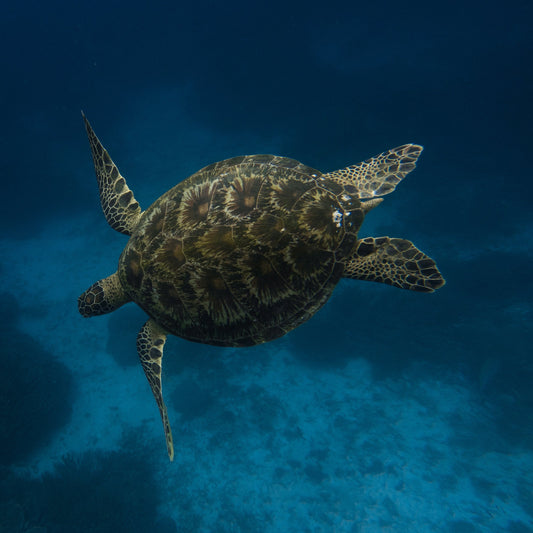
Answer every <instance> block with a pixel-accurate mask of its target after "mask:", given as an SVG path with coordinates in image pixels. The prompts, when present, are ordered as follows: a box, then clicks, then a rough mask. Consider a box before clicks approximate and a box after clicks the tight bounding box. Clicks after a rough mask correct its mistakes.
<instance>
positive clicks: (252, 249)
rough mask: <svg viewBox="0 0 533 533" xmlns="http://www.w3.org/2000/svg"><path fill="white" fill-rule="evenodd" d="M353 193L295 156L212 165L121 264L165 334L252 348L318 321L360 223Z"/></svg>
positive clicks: (142, 232) (170, 202)
mask: <svg viewBox="0 0 533 533" xmlns="http://www.w3.org/2000/svg"><path fill="white" fill-rule="evenodd" d="M363 216H364V215H363V210H362V209H361V202H360V201H359V199H358V197H357V195H356V194H354V193H353V191H352V192H351V193H350V192H348V191H347V190H346V189H345V188H344V187H343V186H342V185H340V184H338V183H335V182H334V181H332V180H329V179H326V178H324V177H323V175H322V174H321V173H320V172H318V171H316V170H313V169H312V168H309V167H307V166H305V165H302V164H301V163H298V162H297V161H294V160H292V159H287V158H282V157H275V156H270V155H256V156H245V157H244V156H243V157H236V158H233V159H228V160H226V161H221V162H219V163H215V164H213V165H210V166H208V167H206V168H204V169H202V170H200V171H199V172H197V173H196V174H194V175H193V176H191V177H190V178H188V179H187V180H185V181H183V182H182V183H179V184H178V185H176V186H175V187H173V188H172V189H170V190H169V191H168V192H167V193H165V194H164V195H163V196H161V197H160V198H159V199H158V200H157V201H156V202H154V204H152V206H150V207H149V208H148V209H147V210H146V211H145V212H144V213H143V215H142V218H141V220H140V222H139V225H138V227H137V228H136V230H135V231H134V232H133V234H132V236H131V238H130V240H129V242H128V244H127V246H126V248H125V249H124V252H123V253H122V255H121V258H120V262H119V276H120V280H121V282H122V284H123V286H124V287H125V288H126V291H127V293H128V295H129V296H130V297H131V298H132V299H133V300H134V301H135V302H136V303H137V304H138V305H140V306H141V307H142V308H143V309H144V310H145V311H146V312H147V313H148V314H149V315H151V316H152V317H153V318H154V319H155V320H156V321H157V322H158V323H159V324H161V326H163V327H164V328H165V329H166V330H167V331H168V332H170V333H173V334H175V335H178V336H180V337H184V338H186V339H190V340H192V341H199V342H204V343H208V344H216V345H222V346H246V345H253V344H258V343H261V342H265V341H268V340H271V339H274V338H276V337H279V336H281V335H284V334H285V333H287V332H288V331H290V330H291V329H293V328H295V327H296V326H298V325H299V324H301V323H302V322H304V321H305V320H307V319H308V318H310V317H311V316H312V315H313V314H314V313H315V312H316V311H317V310H318V309H319V308H320V307H321V306H322V305H323V304H324V303H325V302H326V300H327V299H328V298H329V296H330V294H331V292H332V290H333V288H334V287H335V285H336V284H337V282H338V281H339V279H340V278H341V276H342V273H343V269H344V262H343V261H344V259H345V258H346V257H347V256H349V255H350V253H351V252H352V250H353V248H354V245H355V242H356V236H357V231H358V229H359V227H360V225H361V223H362V220H363Z"/></svg>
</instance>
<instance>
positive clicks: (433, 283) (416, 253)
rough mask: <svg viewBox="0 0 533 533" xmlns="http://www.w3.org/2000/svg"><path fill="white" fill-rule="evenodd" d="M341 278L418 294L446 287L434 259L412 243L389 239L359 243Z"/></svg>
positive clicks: (363, 240)
mask: <svg viewBox="0 0 533 533" xmlns="http://www.w3.org/2000/svg"><path fill="white" fill-rule="evenodd" d="M343 276H344V277H345V278H352V279H361V280H367V281H379V282H380V283H387V284H388V285H393V286H394V287H399V288H400V289H410V290H413V291H419V292H433V291H434V290H435V289H438V288H440V287H442V286H443V285H444V283H445V281H444V279H443V277H442V276H441V273H440V272H439V269H438V268H437V265H436V264H435V261H433V259H431V258H430V257H428V256H427V255H426V254H424V253H423V252H421V251H420V250H419V249H418V248H417V247H416V246H415V245H414V244H413V243H412V242H411V241H406V240H405V239H391V238H390V237H377V238H372V237H367V238H366V239H361V240H360V241H359V242H358V243H357V247H356V249H355V251H354V252H353V254H352V256H351V257H350V258H349V259H348V261H347V262H346V266H345V269H344V274H343Z"/></svg>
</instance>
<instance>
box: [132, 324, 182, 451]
mask: <svg viewBox="0 0 533 533" xmlns="http://www.w3.org/2000/svg"><path fill="white" fill-rule="evenodd" d="M166 339H167V334H166V332H165V331H164V330H163V328H161V327H160V326H159V325H158V324H157V323H156V322H155V321H154V320H152V319H150V320H148V322H146V324H145V325H144V326H143V327H142V328H141V331H139V334H138V335H137V352H138V354H139V358H140V360H141V363H142V367H143V370H144V373H145V374H146V377H147V378H148V383H150V387H151V389H152V393H153V394H154V397H155V401H156V402H157V406H158V407H159V413H160V414H161V420H162V421H163V427H164V429H165V439H166V442H167V452H168V456H169V458H170V460H171V461H173V460H174V445H173V443H172V431H171V429H170V422H169V420H168V414H167V407H166V405H165V402H164V401H163V393H162V385H161V364H162V360H163V347H164V346H165V341H166Z"/></svg>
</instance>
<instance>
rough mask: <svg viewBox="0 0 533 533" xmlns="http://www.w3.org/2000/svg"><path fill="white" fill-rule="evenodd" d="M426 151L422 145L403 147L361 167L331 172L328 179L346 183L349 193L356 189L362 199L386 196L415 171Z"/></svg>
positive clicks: (372, 159) (363, 163) (325, 176)
mask: <svg viewBox="0 0 533 533" xmlns="http://www.w3.org/2000/svg"><path fill="white" fill-rule="evenodd" d="M422 150H423V148H422V146H419V145H418V144H403V145H402V146H398V147H397V148H393V149H392V150H388V151H387V152H383V153H382V154H379V155H377V156H376V157H371V158H370V159H367V160H366V161H362V162H361V163H358V164H357V165H352V166H351V167H346V168H341V169H340V170H335V171H333V172H329V173H328V174H325V175H324V178H330V179H332V180H334V181H337V182H339V183H342V185H344V186H347V188H348V190H349V187H355V188H356V189H357V193H358V195H359V198H374V197H375V196H383V195H385V194H389V193H390V192H392V191H393V190H394V189H395V188H396V185H398V183H400V181H402V180H403V178H405V176H407V174H409V172H411V171H412V170H414V168H415V166H416V160H417V159H418V156H419V155H420V154H421V153H422Z"/></svg>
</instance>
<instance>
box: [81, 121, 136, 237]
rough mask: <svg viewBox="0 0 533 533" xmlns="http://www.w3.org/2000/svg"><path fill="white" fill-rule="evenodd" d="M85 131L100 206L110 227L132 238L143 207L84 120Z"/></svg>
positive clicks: (87, 122)
mask: <svg viewBox="0 0 533 533" xmlns="http://www.w3.org/2000/svg"><path fill="white" fill-rule="evenodd" d="M82 117H83V120H84V122H85V129H86V130H87V135H88V137H89V143H90V144H91V152H92V154H93V161H94V168H95V170H96V180H97V181H98V189H99V190H100V203H101V204H102V210H103V212H104V215H105V218H106V220H107V222H108V224H109V225H110V226H111V227H112V228H113V229H114V230H117V231H118V232H119V233H125V234H126V235H131V232H132V231H133V230H134V229H135V228H136V227H137V223H138V222H139V218H140V216H141V207H140V206H139V203H138V202H137V200H135V198H134V196H133V193H132V192H131V190H130V189H129V187H128V186H127V184H126V180H125V179H124V178H123V177H122V176H121V175H120V172H119V171H118V168H117V166H116V165H115V163H113V161H112V160H111V158H110V157H109V154H108V153H107V150H106V149H105V148H104V147H103V146H102V143H101V142H100V141H99V140H98V137H97V136H96V135H95V133H94V131H93V129H92V128H91V125H90V124H89V121H88V120H87V119H86V118H85V115H84V114H83V112H82Z"/></svg>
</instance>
